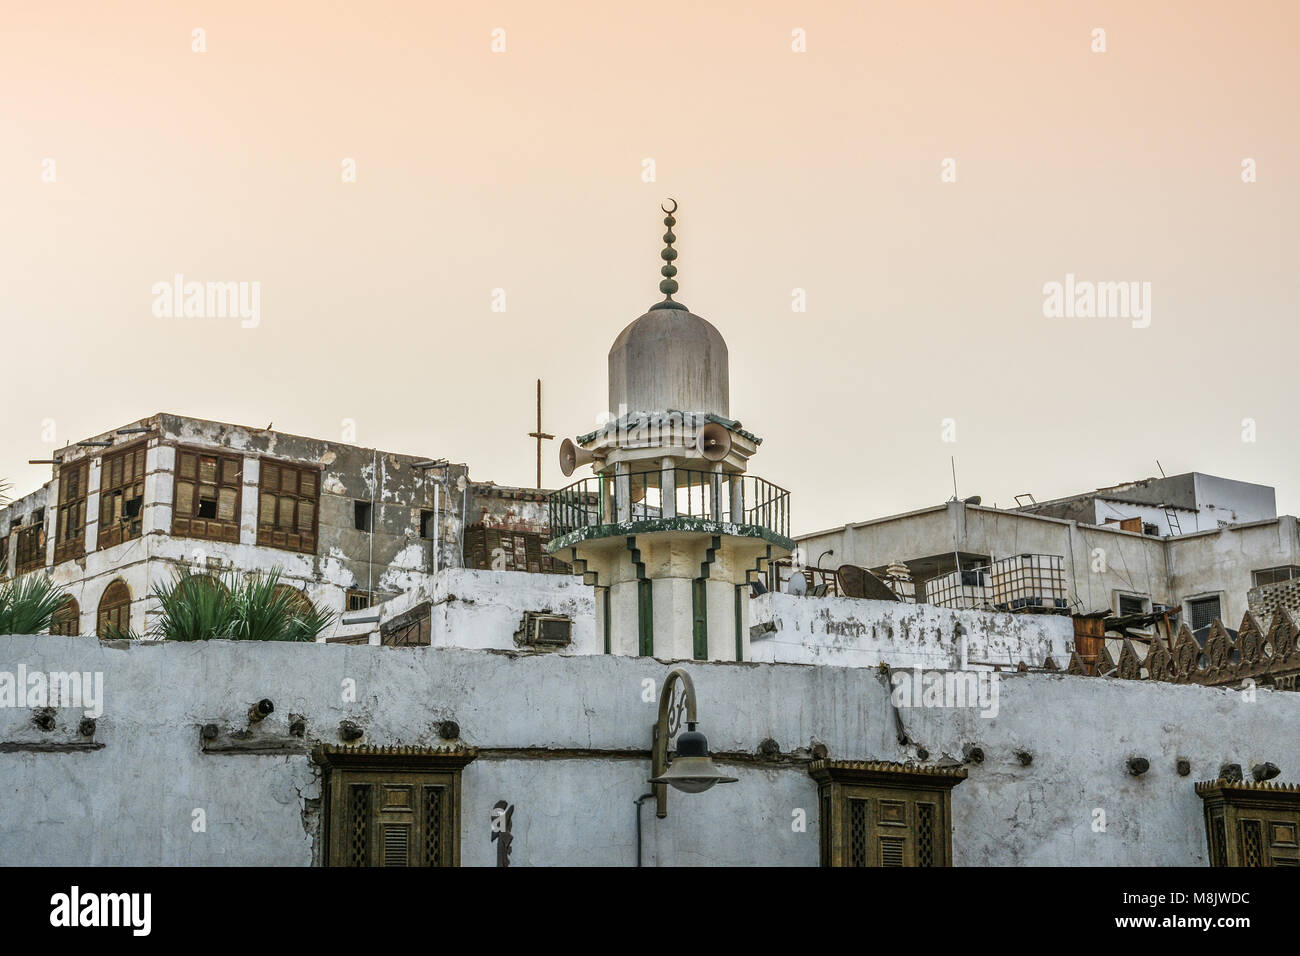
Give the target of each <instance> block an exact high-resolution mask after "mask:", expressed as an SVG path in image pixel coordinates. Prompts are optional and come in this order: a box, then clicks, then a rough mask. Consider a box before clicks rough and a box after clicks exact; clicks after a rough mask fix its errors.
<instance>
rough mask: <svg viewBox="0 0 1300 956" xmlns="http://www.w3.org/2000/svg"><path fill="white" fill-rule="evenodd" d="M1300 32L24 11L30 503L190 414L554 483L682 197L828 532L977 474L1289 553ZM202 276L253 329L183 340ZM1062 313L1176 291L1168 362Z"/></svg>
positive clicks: (19, 321) (1205, 12)
mask: <svg viewBox="0 0 1300 956" xmlns="http://www.w3.org/2000/svg"><path fill="white" fill-rule="evenodd" d="M1098 29H1101V30H1104V31H1105V33H1104V40H1105V51H1104V52H1094V50H1093V47H1094V46H1095V45H1096V43H1097V41H1096V39H1095V34H1094V31H1095V30H1098ZM195 30H202V31H203V33H202V34H201V36H202V38H203V45H204V46H205V51H204V52H195V50H194V49H193V46H194V44H195V42H196V41H195V39H194V37H195V33H194V31H195ZM494 30H502V31H504V34H501V33H498V34H496V37H497V39H498V45H499V43H500V38H501V37H502V36H504V44H505V49H504V51H503V52H494V50H493V43H494V33H493V31H494ZM795 31H803V36H804V37H806V52H796V51H795V50H794V49H792V45H795V44H796V40H797V37H796V34H795ZM1297 36H1300V4H1298V3H1295V2H1291V0H1280V2H1275V3H1263V2H1244V3H1237V4H1224V3H1210V2H1187V0H1179V2H1141V0H1139V2H1134V0H1128V2H1115V3H1089V2H1068V3H1067V2H1055V0H1052V2H1049V0H1039V2H1036V3H1031V2H1021V3H1012V2H987V3H981V2H975V0H960V2H947V3H941V2H932V0H926V2H917V3H901V2H899V3H858V2H848V0H841V2H835V3H817V2H812V3H798V4H795V3H788V2H787V3H776V2H756V3H748V4H744V5H741V4H726V5H724V4H718V5H713V6H710V5H705V4H700V3H674V2H663V3H656V4H631V3H611V2H608V0H604V2H594V0H592V2H572V0H566V2H562V3H550V4H543V3H538V2H536V0H533V2H506V3H488V4H457V5H453V4H448V3H431V2H414V0H405V2H367V3H361V2H351V3H324V2H311V3H268V2H259V3H252V2H248V3H238V2H236V3H231V2H223V3H219V4H218V3H202V4H187V3H180V2H157V3H124V4H111V5H110V4H101V3H91V2H82V3H57V2H52V3H39V4H10V5H8V6H7V7H6V9H5V11H4V14H3V22H0V214H2V216H3V230H2V231H0V317H2V319H3V329H4V333H5V338H6V345H7V348H6V349H5V351H6V355H7V361H6V363H5V368H4V372H3V374H0V402H2V403H3V409H4V416H3V428H2V429H0V477H5V478H7V479H9V480H10V481H11V482H12V483H13V485H14V487H13V489H12V491H11V495H21V494H25V493H27V492H29V491H31V490H33V489H35V488H36V487H38V486H39V484H40V483H41V482H42V481H43V480H45V479H47V478H48V477H49V474H50V469H49V467H48V466H30V465H28V464H27V460H28V459H32V458H48V457H50V455H51V454H52V453H53V452H54V451H55V450H56V448H57V447H58V446H61V445H63V444H65V443H66V442H75V441H77V440H78V439H82V438H85V437H87V436H89V435H92V434H95V433H97V432H101V431H104V430H106V429H109V428H112V427H114V426H118V425H122V424H125V423H127V422H129V421H132V420H134V419H137V418H140V417H144V416H147V415H150V414H154V413H157V412H161V411H168V412H175V413H179V414H185V415H193V416H197V417H202V418H211V419H217V420H220V421H227V422H234V423H239V424H245V425H252V426H258V427H260V426H264V425H267V424H269V423H271V422H274V424H275V428H276V429H277V430H280V431H287V432H292V433H295V434H300V435H310V436H316V437H321V438H328V439H334V440H339V439H341V438H342V437H343V428H344V424H343V423H344V422H345V421H348V420H351V421H354V422H355V428H356V437H355V443H356V444H360V445H365V446H368V447H370V446H375V447H379V448H381V449H384V450H388V451H396V452H403V453H408V454H415V455H422V456H429V457H435V458H436V457H448V458H450V459H451V460H453V461H457V462H462V461H463V462H468V463H469V465H470V467H471V470H472V474H473V476H474V477H475V478H476V479H479V480H493V481H497V482H500V483H507V484H520V485H531V484H532V482H533V480H534V461H535V458H534V454H535V452H534V444H533V442H532V441H531V440H530V439H529V438H528V437H527V432H529V431H531V430H532V429H533V427H534V424H535V423H534V415H535V408H534V401H535V395H534V391H535V387H536V386H535V381H536V379H537V378H539V377H540V378H541V379H542V380H543V390H544V403H545V411H544V415H545V418H544V426H545V429H546V431H549V432H552V433H555V434H556V435H558V436H561V437H563V436H566V435H575V434H578V433H581V432H584V431H589V430H591V428H592V427H593V426H594V424H595V422H596V418H597V415H598V414H599V413H601V412H602V411H604V410H605V403H606V401H605V400H606V366H605V357H606V353H607V351H608V349H609V346H610V344H611V343H612V342H613V340H614V338H615V336H617V334H618V333H619V331H620V330H621V329H622V328H623V327H624V326H625V325H626V324H627V323H628V322H630V321H632V320H633V319H635V318H636V317H637V316H638V315H640V314H641V313H642V312H644V311H645V310H646V309H647V308H648V307H649V306H650V305H651V304H652V303H654V302H655V301H657V300H658V299H659V298H661V296H660V294H659V293H658V291H657V283H658V281H659V275H658V268H659V265H660V262H659V259H658V250H659V248H660V246H661V240H660V237H661V235H662V232H663V225H662V222H661V219H662V213H661V212H659V204H660V203H661V202H663V201H664V200H665V199H666V197H669V196H671V197H674V198H675V199H676V200H677V201H678V202H679V204H680V208H679V212H678V215H677V219H678V224H677V227H676V233H677V236H678V242H677V248H678V250H679V254H680V258H679V259H678V261H677V265H678V266H679V269H680V273H679V275H678V280H679V281H680V283H681V291H680V294H679V295H678V296H677V297H678V298H679V299H680V300H681V301H683V302H684V303H686V304H687V305H688V306H689V307H690V308H691V310H692V311H694V312H696V313H697V314H699V315H702V316H704V317H705V318H707V319H708V320H709V321H710V322H712V323H713V324H714V325H716V326H717V328H718V329H719V330H720V331H721V332H722V334H723V335H724V336H725V337H726V339H727V342H728V344H729V347H730V350H731V412H732V415H733V416H734V417H736V418H739V419H740V420H741V421H742V422H743V423H744V425H745V427H746V428H747V429H749V430H752V431H754V432H756V433H757V434H759V435H761V436H762V437H763V438H764V444H763V446H762V449H761V451H760V453H759V454H758V455H757V456H756V458H755V459H754V460H753V461H752V462H751V470H752V471H753V472H754V473H755V474H758V475H760V476H761V477H764V478H767V479H769V480H771V481H774V482H776V483H777V484H780V485H782V486H784V487H786V488H788V489H790V491H791V492H792V493H793V495H794V498H793V504H792V514H793V519H794V529H795V530H796V531H797V532H805V531H812V530H816V529H819V528H825V527H829V526H833V525H837V524H843V523H844V522H846V521H853V520H863V519H866V518H870V517H876V516H881V515H885V514H890V513H893V512H898V511H905V510H910V509H913V508H919V507H924V506H927V505H932V504H937V503H939V502H941V501H943V500H944V499H946V498H948V497H950V496H951V495H952V472H951V468H950V461H949V459H950V456H955V457H956V467H957V477H958V482H959V491H960V493H961V495H962V496H963V497H965V496H968V495H972V494H980V495H982V496H983V499H984V502H985V503H986V504H994V503H996V504H999V505H1002V506H1004V507H1005V506H1008V505H1012V504H1013V503H1014V502H1013V500H1012V499H1013V496H1014V495H1016V494H1017V493H1021V492H1030V493H1033V494H1034V495H1035V496H1036V497H1037V498H1038V499H1039V500H1044V499H1048V498H1052V497H1056V496H1060V495H1065V494H1069V493H1073V492H1078V491H1084V490H1088V489H1092V488H1095V487H1098V486H1104V485H1110V484H1114V483H1117V482H1121V481H1125V480H1129V479H1135V478H1141V477H1146V476H1149V475H1155V474H1158V473H1159V472H1158V468H1157V464H1156V462H1157V460H1159V462H1160V465H1162V466H1163V468H1164V470H1165V472H1167V473H1168V474H1171V475H1172V474H1175V473H1179V472H1186V471H1203V472H1208V473H1211V474H1217V475H1222V476H1225V477H1231V478H1238V479H1242V480H1247V481H1255V482H1260V483H1264V484H1269V485H1274V486H1276V487H1277V489H1278V509H1279V511H1280V512H1283V513H1290V514H1295V513H1296V512H1297V511H1300V427H1298V426H1297V419H1298V415H1297V413H1298V412H1300V408H1298V407H1297V406H1298V404H1300V403H1297V401H1296V398H1295V395H1296V388H1297V386H1296V371H1295V370H1296V364H1297V355H1298V354H1300V331H1298V325H1300V323H1298V320H1300V315H1298V312H1300V306H1298V303H1300V293H1298V289H1297V285H1298V282H1297V263H1298V262H1300V183H1298V181H1297V173H1298V172H1300V66H1297V58H1296V55H1295V43H1296V38H1297ZM949 159H951V160H952V161H953V164H952V165H951V166H950V167H949V168H951V169H955V173H956V179H955V181H952V182H945V181H943V176H942V174H943V171H944V168H945V167H944V163H945V160H949ZM48 160H53V163H52V164H51V163H49V162H47V161H48ZM347 160H353V161H354V162H355V169H356V179H355V182H345V181H344V176H343V173H342V171H343V168H344V164H345V161H347ZM646 160H652V161H653V164H654V165H653V168H654V173H655V179H654V181H653V182H646V181H644V176H643V170H644V169H645V168H646V164H645V161H646ZM1245 161H1249V162H1248V163H1247V165H1248V166H1249V167H1250V168H1252V169H1253V170H1254V176H1255V179H1256V181H1254V182H1244V181H1243V162H1245ZM51 178H52V179H53V181H49V180H50V179H51ZM176 274H182V275H184V276H185V277H186V279H187V280H198V281H222V282H225V281H229V282H250V283H251V282H258V283H260V291H261V300H260V321H259V322H258V324H257V325H256V327H253V328H245V327H242V325H241V322H240V321H239V320H238V319H237V318H188V319H187V318H175V317H173V318H159V317H157V316H155V315H154V312H153V308H152V307H153V303H154V295H153V293H152V291H151V290H152V289H153V287H154V286H155V284H157V283H159V282H171V281H172V278H173V276H174V275H176ZM1067 275H1072V276H1074V277H1075V280H1076V281H1091V282H1137V283H1139V285H1141V284H1142V283H1150V289H1151V293H1150V294H1151V299H1150V306H1151V312H1150V316H1149V318H1150V322H1149V325H1148V326H1147V327H1145V328H1140V327H1135V325H1134V321H1131V320H1130V319H1129V318H1126V317H1110V318H1100V317H1094V318H1049V317H1046V316H1045V315H1044V291H1043V289H1044V285H1045V284H1047V283H1051V282H1061V283H1064V282H1065V281H1066V276H1067ZM498 289H499V290H504V293H505V311H504V312H494V311H493V308H492V306H493V302H494V290H498ZM796 289H799V290H804V293H805V295H806V303H807V308H806V311H804V312H796V311H794V310H793V309H792V302H794V300H795V293H794V290H796ZM497 301H499V299H498V300H497ZM946 419H951V420H952V423H951V425H950V427H949V429H948V436H949V437H951V436H952V435H953V431H952V429H954V428H955V438H956V440H955V441H945V440H944V438H945V420H946ZM1247 422H1249V424H1246V423H1247ZM51 436H52V437H53V441H52V442H50V441H46V440H44V439H46V438H49V437H51ZM1251 438H1253V440H1246V439H1251ZM557 445H558V441H556V442H551V443H548V445H547V448H546V450H545V459H544V462H545V466H544V471H543V477H544V481H545V483H546V484H547V485H548V486H551V487H555V486H558V485H560V484H562V483H563V482H564V479H563V478H562V476H561V475H560V472H559V469H558V467H557V466H556V463H555V460H556V446H557Z"/></svg>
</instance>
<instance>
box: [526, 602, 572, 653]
mask: <svg viewBox="0 0 1300 956" xmlns="http://www.w3.org/2000/svg"><path fill="white" fill-rule="evenodd" d="M524 643H525V644H530V645H532V646H534V647H567V646H568V645H570V644H572V643H573V619H572V618H570V617H567V616H565V615H563V614H545V613H538V612H536V611H529V612H528V613H527V614H525V615H524Z"/></svg>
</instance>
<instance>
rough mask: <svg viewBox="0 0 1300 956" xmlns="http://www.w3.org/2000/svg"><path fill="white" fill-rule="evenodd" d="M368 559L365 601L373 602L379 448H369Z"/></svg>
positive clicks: (371, 603) (369, 605)
mask: <svg viewBox="0 0 1300 956" xmlns="http://www.w3.org/2000/svg"><path fill="white" fill-rule="evenodd" d="M370 456H371V457H370V560H369V561H367V562H366V601H367V602H368V604H367V606H368V607H373V606H374V603H375V590H374V588H375V482H376V481H378V480H379V449H377V448H372V449H370Z"/></svg>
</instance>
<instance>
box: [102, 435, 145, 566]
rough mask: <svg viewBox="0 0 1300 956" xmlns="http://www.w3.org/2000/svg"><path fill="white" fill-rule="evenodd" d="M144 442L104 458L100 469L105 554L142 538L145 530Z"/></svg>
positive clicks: (103, 547)
mask: <svg viewBox="0 0 1300 956" xmlns="http://www.w3.org/2000/svg"><path fill="white" fill-rule="evenodd" d="M145 447H146V445H145V442H136V443H135V444H134V445H128V446H126V447H125V448H123V449H122V450H120V451H115V452H112V453H110V454H106V455H104V457H103V459H102V461H101V463H100V470H99V532H98V535H97V537H96V540H95V549H96V550H98V551H102V550H104V549H105V548H111V547H113V546H114V545H118V544H121V543H122V542H123V541H130V540H132V539H134V538H138V537H140V535H141V533H142V532H143V530H144V459H145Z"/></svg>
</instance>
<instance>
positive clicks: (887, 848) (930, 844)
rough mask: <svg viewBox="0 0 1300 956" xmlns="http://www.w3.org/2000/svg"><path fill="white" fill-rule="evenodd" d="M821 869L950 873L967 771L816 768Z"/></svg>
mask: <svg viewBox="0 0 1300 956" xmlns="http://www.w3.org/2000/svg"><path fill="white" fill-rule="evenodd" d="M809 773H810V774H811V775H812V776H813V778H814V779H816V780H817V781H818V795H819V800H818V802H819V804H820V807H821V814H822V819H821V821H820V828H819V829H820V833H821V840H822V847H821V860H822V865H823V866H882V867H890V866H951V865H952V802H951V798H952V788H953V787H954V786H956V785H957V784H959V783H960V782H961V781H962V780H964V779H965V778H966V771H965V769H964V768H960V767H958V768H946V767H943V768H941V767H915V766H911V765H904V764H891V763H858V762H846V761H831V760H815V761H813V763H812V764H811V765H810V767H809Z"/></svg>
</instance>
